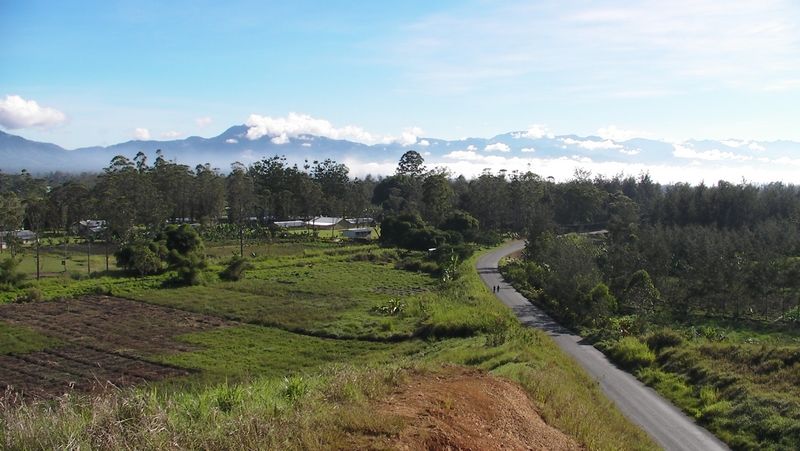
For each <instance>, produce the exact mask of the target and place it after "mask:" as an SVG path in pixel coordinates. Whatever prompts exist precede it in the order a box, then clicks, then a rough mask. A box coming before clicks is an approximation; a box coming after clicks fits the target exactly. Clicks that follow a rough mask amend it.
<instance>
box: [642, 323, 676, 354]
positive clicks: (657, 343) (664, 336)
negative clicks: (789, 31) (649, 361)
mask: <svg viewBox="0 0 800 451" xmlns="http://www.w3.org/2000/svg"><path fill="white" fill-rule="evenodd" d="M645 342H646V343H647V346H649V347H650V349H652V350H653V351H656V352H660V351H661V350H662V349H665V348H671V347H673V346H678V345H680V344H681V343H683V335H681V334H680V333H678V332H676V331H674V330H672V329H670V328H667V327H665V328H663V329H660V330H657V331H655V332H653V333H651V334H650V335H648V336H647V338H645Z"/></svg>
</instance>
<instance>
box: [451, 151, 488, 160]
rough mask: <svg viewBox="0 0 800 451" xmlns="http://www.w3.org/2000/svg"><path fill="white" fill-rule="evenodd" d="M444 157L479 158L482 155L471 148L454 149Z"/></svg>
mask: <svg viewBox="0 0 800 451" xmlns="http://www.w3.org/2000/svg"><path fill="white" fill-rule="evenodd" d="M444 158H450V159H452V160H480V159H482V158H483V155H478V154H477V153H475V151H473V150H454V151H452V152H450V153H448V154H447V155H445V156H444Z"/></svg>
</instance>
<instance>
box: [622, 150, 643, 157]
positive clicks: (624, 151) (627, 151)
mask: <svg viewBox="0 0 800 451" xmlns="http://www.w3.org/2000/svg"><path fill="white" fill-rule="evenodd" d="M619 153H621V154H623V155H630V156H634V155H639V154H640V153H642V149H619Z"/></svg>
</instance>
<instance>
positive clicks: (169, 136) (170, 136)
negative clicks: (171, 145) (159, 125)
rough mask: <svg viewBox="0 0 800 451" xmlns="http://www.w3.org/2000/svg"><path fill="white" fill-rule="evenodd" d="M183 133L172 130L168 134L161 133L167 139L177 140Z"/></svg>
mask: <svg viewBox="0 0 800 451" xmlns="http://www.w3.org/2000/svg"><path fill="white" fill-rule="evenodd" d="M182 134H183V133H181V132H176V131H175V130H170V131H168V132H163V133H161V137H162V138H165V139H175V138H178V137H180V136H181V135H182Z"/></svg>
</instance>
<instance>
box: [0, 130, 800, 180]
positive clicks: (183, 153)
mask: <svg viewBox="0 0 800 451" xmlns="http://www.w3.org/2000/svg"><path fill="white" fill-rule="evenodd" d="M247 132H248V126H246V125H237V126H233V127H230V128H229V129H227V130H225V131H224V132H223V133H221V134H220V135H218V136H214V137H211V138H202V137H199V136H191V137H188V138H185V139H177V140H170V141H154V140H147V141H142V140H133V141H127V142H123V143H119V144H114V145H110V146H106V147H101V146H94V147H83V148H77V149H64V148H62V147H60V146H58V145H56V144H51V143H42V142H36V141H30V140H27V139H25V138H23V137H20V136H16V135H12V134H8V133H4V132H2V131H0V170H2V171H4V172H7V173H12V172H18V171H20V170H22V169H26V170H27V171H29V172H31V173H34V174H40V173H46V172H52V171H62V172H83V171H100V170H102V168H104V167H106V166H108V163H109V161H110V160H111V158H113V157H114V156H116V155H124V156H127V157H129V158H132V157H133V156H134V155H136V153H137V152H139V151H143V152H145V153H146V154H148V155H150V156H151V158H152V157H154V155H155V151H156V150H157V149H161V151H162V152H163V154H164V156H165V157H166V158H168V159H169V160H173V161H176V162H178V163H182V164H187V165H190V166H195V165H197V164H204V163H210V164H211V165H212V166H213V167H216V168H220V169H221V170H222V171H223V172H225V171H227V169H228V168H229V167H230V164H231V163H233V162H236V161H238V162H241V163H244V164H249V163H252V162H254V161H257V160H260V159H261V158H264V157H269V156H273V155H285V156H286V158H287V160H288V161H289V162H290V163H297V164H302V163H303V161H304V160H309V161H313V160H322V159H326V158H330V159H333V160H336V161H338V162H343V163H346V164H348V166H350V167H351V172H353V173H354V175H363V174H366V173H372V174H374V175H386V174H389V173H391V172H392V171H393V169H394V166H395V165H396V163H397V161H398V160H399V158H400V156H401V155H402V154H403V153H404V152H406V151H408V150H410V149H414V150H416V151H418V152H419V153H420V154H422V155H423V157H424V158H425V160H426V163H427V164H428V165H429V166H442V167H447V168H450V169H451V170H452V171H453V172H456V173H465V172H466V173H468V174H466V175H475V174H476V173H480V171H481V170H482V169H483V168H489V169H493V170H500V169H507V170H525V169H528V168H530V167H531V165H533V166H535V168H534V171H535V172H539V173H540V174H542V175H549V173H554V172H556V173H557V172H559V171H561V172H564V171H565V170H567V169H559V168H568V169H569V168H571V169H569V171H571V170H574V168H578V167H586V168H589V169H592V170H594V171H595V172H596V173H598V172H599V173H602V172H605V173H607V174H606V175H614V174H616V173H619V172H627V173H632V174H633V175H636V174H637V173H640V172H645V171H646V172H655V173H656V175H659V171H661V170H666V169H665V168H668V169H669V171H668V173H669V174H672V175H671V176H662V177H660V178H662V179H663V178H665V177H666V178H670V177H671V178H673V179H674V180H671V181H692V180H684V179H683V178H688V179H691V178H692V177H691V176H688V177H683V178H682V174H684V175H687V174H695V175H696V176H703V174H707V173H708V171H709V170H723V171H722V172H720V176H719V177H716V176H713V175H711V174H709V176H708V177H710V178H716V179H731V178H733V179H736V178H739V179H741V178H747V179H750V180H752V179H756V180H761V179H764V180H767V181H769V180H783V181H792V180H791V179H792V178H793V177H794V175H793V174H794V173H795V172H797V171H796V170H797V169H798V166H800V143H798V142H793V141H769V142H765V141H758V142H757V141H743V140H733V139H731V140H722V141H716V140H689V141H684V142H669V141H666V140H659V139H650V138H629V139H624V140H617V139H612V138H609V137H605V138H603V137H599V136H583V137H582V136H577V135H559V136H556V135H552V134H548V133H543V132H541V131H539V130H530V131H515V132H509V133H505V134H501V135H497V136H494V137H492V138H465V139H458V140H444V139H435V138H422V137H416V138H414V142H413V144H411V143H409V142H408V141H406V142H404V143H400V142H397V141H393V142H388V143H379V144H371V145H368V144H363V143H359V142H354V141H348V140H343V139H332V138H329V137H325V136H316V135H311V134H297V135H293V136H291V137H287V136H285V135H284V136H281V137H276V136H269V135H265V136H261V137H259V138H257V139H250V138H249V137H248V134H247ZM151 161H152V160H151ZM526 165H527V166H528V167H527V168H526ZM536 169H540V170H539V171H537V170H536ZM609 172H610V174H608V173H609ZM770 174H773V175H772V176H770ZM557 175H560V176H561V177H562V178H563V177H564V176H565V174H560V173H559V174H557ZM566 175H568V174H566ZM696 176H695V178H696ZM787 179H788V180H787Z"/></svg>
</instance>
